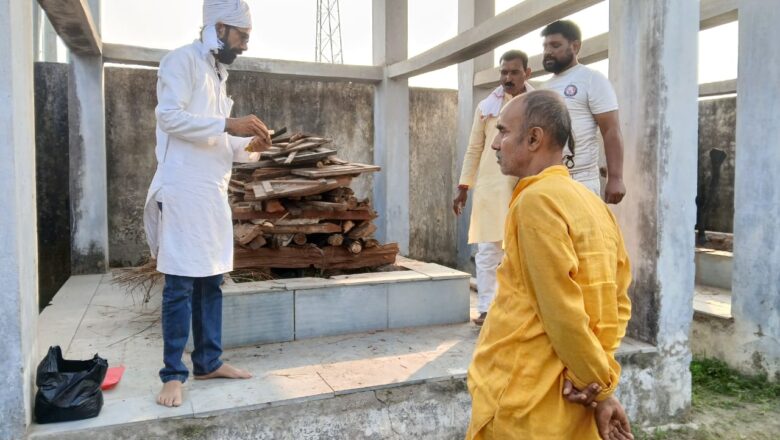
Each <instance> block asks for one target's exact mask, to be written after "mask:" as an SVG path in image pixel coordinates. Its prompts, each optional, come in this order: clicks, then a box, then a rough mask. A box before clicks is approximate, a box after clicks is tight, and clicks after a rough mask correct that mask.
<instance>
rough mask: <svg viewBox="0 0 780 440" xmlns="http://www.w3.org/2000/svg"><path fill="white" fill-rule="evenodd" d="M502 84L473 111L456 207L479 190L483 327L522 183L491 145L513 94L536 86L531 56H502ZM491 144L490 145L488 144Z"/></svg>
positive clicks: (472, 239) (476, 224) (473, 227)
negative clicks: (510, 213) (508, 172)
mask: <svg viewBox="0 0 780 440" xmlns="http://www.w3.org/2000/svg"><path fill="white" fill-rule="evenodd" d="M500 73H501V76H500V79H499V80H500V83H501V85H500V86H498V88H496V89H495V90H494V91H493V92H491V93H490V95H489V96H488V97H487V98H485V99H484V100H482V101H481V102H480V103H479V105H478V106H477V110H476V111H475V113H474V124H473V125H472V127H471V136H470V137H469V145H468V148H467V149H466V156H465V158H464V160H463V168H462V170H461V173H460V182H459V184H458V191H457V196H456V197H455V200H453V211H455V215H460V214H461V212H462V209H463V206H464V205H465V204H466V199H467V197H468V191H469V189H473V190H474V199H473V202H472V207H471V219H470V221H469V244H474V243H476V244H477V254H476V255H475V257H474V262H475V265H476V272H477V298H478V301H477V311H479V314H480V315H479V317H478V318H477V319H475V320H474V323H475V324H477V325H482V323H483V322H484V321H485V316H486V315H487V311H488V307H490V303H491V302H492V301H493V297H494V296H495V293H496V287H497V284H496V268H497V267H498V264H499V263H500V262H501V258H502V257H503V255H504V252H503V250H502V248H501V240H502V239H503V238H504V219H505V218H506V213H507V211H508V209H509V199H510V197H511V196H512V189H513V188H514V187H515V184H516V183H517V178H516V177H514V176H506V175H504V174H501V170H500V169H499V168H498V164H496V161H495V158H494V157H493V153H492V151H491V150H490V148H489V147H490V143H491V142H493V138H494V137H495V136H496V134H497V133H498V130H496V120H497V118H498V112H499V111H500V110H501V108H502V107H503V106H504V105H505V104H506V103H507V102H509V100H510V99H512V97H514V96H517V95H520V94H522V93H525V92H526V91H527V90H531V86H530V85H528V84H527V83H526V80H527V79H528V78H529V77H530V75H531V69H529V68H528V55H526V54H525V53H524V52H522V51H519V50H510V51H508V52H506V53H505V54H503V55H502V56H501V63H500ZM486 146H487V147H488V148H485V147H486Z"/></svg>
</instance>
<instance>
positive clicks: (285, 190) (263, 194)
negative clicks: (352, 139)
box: [246, 179, 341, 200]
mask: <svg viewBox="0 0 780 440" xmlns="http://www.w3.org/2000/svg"><path fill="white" fill-rule="evenodd" d="M251 186H252V191H253V192H254V194H253V195H251V197H252V198H251V199H249V197H250V194H249V193H247V194H246V197H247V199H246V200H266V199H271V198H274V199H276V198H282V197H303V196H308V195H312V194H320V193H323V192H325V191H329V190H332V189H335V188H338V187H339V186H341V183H340V181H339V180H338V179H328V180H307V181H299V182H296V181H291V180H287V181H278V180H264V181H262V182H259V183H258V182H255V184H254V185H251ZM269 188H270V191H269Z"/></svg>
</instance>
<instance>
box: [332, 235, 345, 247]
mask: <svg viewBox="0 0 780 440" xmlns="http://www.w3.org/2000/svg"><path fill="white" fill-rule="evenodd" d="M343 243H344V236H343V235H341V234H333V235H329V236H328V244H329V245H331V246H341V245H342V244H343Z"/></svg>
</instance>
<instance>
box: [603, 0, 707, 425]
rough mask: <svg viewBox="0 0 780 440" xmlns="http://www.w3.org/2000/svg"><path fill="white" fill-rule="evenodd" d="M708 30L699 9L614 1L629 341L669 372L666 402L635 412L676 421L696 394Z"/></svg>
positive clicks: (660, 384)
mask: <svg viewBox="0 0 780 440" xmlns="http://www.w3.org/2000/svg"><path fill="white" fill-rule="evenodd" d="M698 30H699V3H698V2H695V1H679V0H642V1H634V0H612V1H610V29H609V58H610V60H609V61H610V62H609V69H610V71H609V73H610V79H611V80H612V82H613V84H614V85H615V90H616V92H617V95H618V102H619V106H620V110H619V112H620V121H621V130H622V133H623V140H624V145H625V165H624V171H623V176H624V179H625V183H626V188H627V195H626V198H625V200H624V201H623V202H622V203H621V204H620V205H618V206H617V207H616V208H615V212H616V214H617V217H618V220H619V222H620V226H621V228H622V230H623V234H624V236H625V241H626V246H627V248H628V251H629V255H630V257H631V263H632V272H633V276H634V281H633V283H632V285H631V288H630V293H631V300H632V302H633V312H632V318H631V322H630V324H629V335H630V336H633V337H635V338H638V339H641V340H643V341H647V342H651V343H655V344H656V345H657V347H658V352H659V356H660V362H661V364H660V365H661V368H662V370H661V372H660V373H659V374H658V376H657V377H656V378H655V379H656V380H657V382H656V383H655V385H653V387H654V388H655V389H654V390H653V392H654V393H655V395H656V396H658V397H657V398H655V399H654V400H655V401H654V402H647V401H646V400H647V399H639V400H641V401H640V402H637V403H636V405H635V406H634V408H636V410H640V411H641V410H642V407H643V405H656V402H668V407H664V409H663V411H668V415H669V416H673V415H675V414H678V413H679V412H684V411H685V410H686V408H688V407H689V405H690V395H691V383H690V374H689V371H688V365H689V363H690V357H691V355H690V349H689V347H688V333H689V329H690V325H691V320H692V317H693V288H694V263H693V257H694V224H695V222H696V205H695V197H696V169H697V148H698V147H697V140H698V138H697V137H698V103H697V94H698V86H697V64H696V60H697V59H698V56H697V53H698ZM681 60H687V61H686V62H681ZM646 391H650V390H646ZM634 392H636V394H639V392H638V390H634ZM636 394H635V395H636ZM646 411H649V412H650V413H657V412H658V408H656V407H653V408H651V407H648V409H646Z"/></svg>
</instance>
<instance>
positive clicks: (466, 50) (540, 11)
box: [387, 0, 601, 79]
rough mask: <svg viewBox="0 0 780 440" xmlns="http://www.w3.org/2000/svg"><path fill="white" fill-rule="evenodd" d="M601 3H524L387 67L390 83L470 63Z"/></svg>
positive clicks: (577, 0) (539, 0)
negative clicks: (477, 57) (493, 50)
mask: <svg viewBox="0 0 780 440" xmlns="http://www.w3.org/2000/svg"><path fill="white" fill-rule="evenodd" d="M600 1H601V0H525V1H524V2H522V3H520V4H518V5H517V6H514V7H512V8H510V9H508V10H506V11H504V12H502V13H501V14H498V15H496V16H495V17H493V18H490V19H488V20H485V21H484V22H482V23H481V24H479V25H478V26H476V27H473V28H471V29H469V30H467V31H465V32H463V33H460V34H458V35H457V36H456V37H453V38H451V39H449V40H447V41H445V42H444V43H441V44H439V45H438V46H436V47H434V48H432V49H429V50H427V51H425V52H423V53H421V54H419V55H417V56H414V57H412V58H409V59H407V60H404V61H401V62H397V63H395V64H391V65H390V66H388V68H387V75H388V77H390V78H392V79H401V78H409V77H411V76H416V75H420V74H422V73H426V72H431V71H433V70H437V69H441V68H443V67H447V66H449V65H451V64H456V63H460V62H462V61H466V60H470V59H472V58H474V57H476V56H478V55H481V54H483V53H485V52H488V51H490V50H492V49H493V48H495V47H498V46H500V45H502V44H504V43H506V42H509V41H512V40H514V39H515V38H518V37H520V36H522V35H525V34H527V33H529V32H532V31H534V30H536V29H538V28H540V27H542V26H545V25H546V24H548V23H550V22H552V21H554V20H556V19H558V18H561V17H566V16H568V15H571V14H573V13H575V12H577V11H580V10H582V9H585V8H587V7H589V6H592V5H594V4H596V3H599V2H600Z"/></svg>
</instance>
